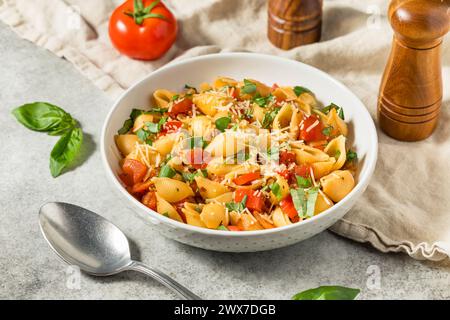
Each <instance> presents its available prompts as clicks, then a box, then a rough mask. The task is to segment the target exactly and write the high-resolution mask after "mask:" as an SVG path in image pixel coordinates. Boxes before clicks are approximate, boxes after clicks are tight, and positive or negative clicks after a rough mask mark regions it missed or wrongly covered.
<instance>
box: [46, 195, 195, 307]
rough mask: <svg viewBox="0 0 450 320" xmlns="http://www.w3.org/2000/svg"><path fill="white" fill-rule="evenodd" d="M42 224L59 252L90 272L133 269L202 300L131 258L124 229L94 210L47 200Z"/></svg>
mask: <svg viewBox="0 0 450 320" xmlns="http://www.w3.org/2000/svg"><path fill="white" fill-rule="evenodd" d="M39 225H40V227H41V231H42V234H43V235H44V238H45V239H46V240H47V242H48V244H49V245H50V247H52V249H53V250H54V251H55V252H56V253H57V254H58V256H60V257H61V258H62V259H63V260H64V261H65V262H67V263H69V264H71V265H77V266H79V267H80V269H81V270H83V271H84V272H86V273H88V274H91V275H94V276H110V275H115V274H118V273H120V272H123V271H128V270H134V271H138V272H142V273H144V274H146V275H148V276H150V277H152V278H153V279H155V280H156V281H158V282H159V283H161V284H163V285H164V286H166V287H167V288H169V289H171V290H173V291H174V292H175V293H177V294H178V295H180V296H181V297H182V298H184V299H188V300H200V297H198V296H197V295H195V294H194V293H192V292H191V291H189V290H188V289H186V288H185V287H183V286H182V285H180V284H179V283H178V282H176V281H175V280H173V279H172V278H170V277H168V276H167V275H165V274H164V273H162V272H160V271H158V270H155V269H151V268H149V267H147V266H145V265H144V264H142V263H140V262H138V261H133V260H131V254H130V247H129V244H128V240H127V238H126V236H125V235H124V234H123V232H122V231H120V229H119V228H117V227H116V226H115V225H113V224H112V223H111V222H109V221H108V220H106V219H104V218H103V217H101V216H99V215H98V214H95V213H94V212H91V211H89V210H86V209H84V208H81V207H79V206H76V205H73V204H68V203H60V202H52V203H47V204H44V205H43V206H42V207H41V209H40V210H39Z"/></svg>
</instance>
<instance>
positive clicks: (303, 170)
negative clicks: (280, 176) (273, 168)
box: [294, 164, 311, 178]
mask: <svg viewBox="0 0 450 320" xmlns="http://www.w3.org/2000/svg"><path fill="white" fill-rule="evenodd" d="M294 172H295V175H296V176H300V177H303V178H309V177H310V176H311V167H310V166H308V165H304V164H302V165H299V166H295V169H294Z"/></svg>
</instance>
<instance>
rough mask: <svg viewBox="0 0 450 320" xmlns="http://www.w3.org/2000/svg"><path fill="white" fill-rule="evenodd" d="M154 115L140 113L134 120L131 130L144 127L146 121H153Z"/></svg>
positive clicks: (134, 130) (135, 130)
mask: <svg viewBox="0 0 450 320" xmlns="http://www.w3.org/2000/svg"><path fill="white" fill-rule="evenodd" d="M153 119H154V117H153V116H152V115H151V114H145V113H144V114H141V115H140V116H138V117H137V118H136V120H134V125H133V132H137V131H138V130H139V129H142V128H143V127H145V123H146V122H153Z"/></svg>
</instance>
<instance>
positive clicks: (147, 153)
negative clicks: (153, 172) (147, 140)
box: [126, 144, 161, 167]
mask: <svg viewBox="0 0 450 320" xmlns="http://www.w3.org/2000/svg"><path fill="white" fill-rule="evenodd" d="M126 158H127V159H133V160H137V161H139V162H142V163H143V164H145V165H146V166H147V167H150V166H154V165H155V164H156V162H157V159H158V158H161V156H160V155H159V153H158V152H156V151H154V150H151V149H148V147H147V146H144V145H139V144H136V147H135V148H134V150H133V151H132V152H131V153H130V154H129V155H127V156H126Z"/></svg>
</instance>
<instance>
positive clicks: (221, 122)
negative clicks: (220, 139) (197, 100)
mask: <svg viewBox="0 0 450 320" xmlns="http://www.w3.org/2000/svg"><path fill="white" fill-rule="evenodd" d="M230 122H231V118H230V117H222V118H219V119H217V120H216V128H217V129H218V130H220V131H221V132H224V131H225V129H227V128H228V125H229V124H230Z"/></svg>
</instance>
